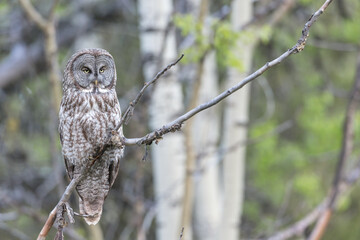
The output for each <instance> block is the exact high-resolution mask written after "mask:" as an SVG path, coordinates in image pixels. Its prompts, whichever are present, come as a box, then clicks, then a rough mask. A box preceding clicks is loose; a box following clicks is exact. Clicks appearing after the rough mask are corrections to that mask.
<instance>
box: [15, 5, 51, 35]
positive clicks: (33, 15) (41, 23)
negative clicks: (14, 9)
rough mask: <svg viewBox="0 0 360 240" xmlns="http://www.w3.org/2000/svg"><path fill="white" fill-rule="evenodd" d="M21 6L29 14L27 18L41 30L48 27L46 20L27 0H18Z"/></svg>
mask: <svg viewBox="0 0 360 240" xmlns="http://www.w3.org/2000/svg"><path fill="white" fill-rule="evenodd" d="M19 2H20V4H21V6H22V8H23V9H24V11H25V12H26V14H27V15H28V16H29V18H30V19H31V20H32V21H34V22H35V24H36V25H37V26H38V27H39V28H41V29H42V30H43V31H45V30H46V28H47V27H48V24H49V23H48V21H47V19H45V18H44V17H43V16H41V14H40V13H39V12H38V11H37V10H36V9H35V8H34V6H33V5H32V4H31V2H30V1H29V0H19Z"/></svg>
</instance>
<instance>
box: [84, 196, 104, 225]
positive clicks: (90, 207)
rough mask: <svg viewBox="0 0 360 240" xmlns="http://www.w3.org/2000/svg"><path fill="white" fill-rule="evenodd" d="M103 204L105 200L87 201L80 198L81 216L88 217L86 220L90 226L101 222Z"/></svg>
mask: <svg viewBox="0 0 360 240" xmlns="http://www.w3.org/2000/svg"><path fill="white" fill-rule="evenodd" d="M103 203H104V199H94V200H93V201H86V200H83V199H81V197H79V209H80V214H82V215H87V216H86V217H84V219H85V222H86V223H87V224H88V225H95V224H97V223H98V222H99V220H100V218H101V214H102V207H103Z"/></svg>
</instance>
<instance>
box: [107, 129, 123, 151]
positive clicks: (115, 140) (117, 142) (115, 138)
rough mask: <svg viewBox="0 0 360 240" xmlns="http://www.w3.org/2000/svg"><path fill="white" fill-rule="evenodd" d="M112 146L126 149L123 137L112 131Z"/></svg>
mask: <svg viewBox="0 0 360 240" xmlns="http://www.w3.org/2000/svg"><path fill="white" fill-rule="evenodd" d="M110 145H111V146H112V147H115V148H124V144H123V141H122V136H121V135H120V133H119V132H117V131H115V130H111V137H110Z"/></svg>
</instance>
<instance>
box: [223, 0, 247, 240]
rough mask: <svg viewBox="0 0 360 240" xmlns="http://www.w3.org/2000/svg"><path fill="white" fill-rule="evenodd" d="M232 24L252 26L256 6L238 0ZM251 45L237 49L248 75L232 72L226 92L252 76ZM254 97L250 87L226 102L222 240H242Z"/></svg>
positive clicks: (233, 5) (239, 46)
mask: <svg viewBox="0 0 360 240" xmlns="http://www.w3.org/2000/svg"><path fill="white" fill-rule="evenodd" d="M231 9H232V14H231V24H232V27H233V30H234V31H239V30H240V27H241V26H242V25H244V24H245V23H247V22H249V21H250V19H251V16H252V2H251V1H250V0H234V1H233V2H232V8H231ZM250 44H251V43H245V42H244V41H241V40H239V41H238V43H237V46H236V49H234V52H235V53H236V54H237V56H238V58H240V59H241V60H242V62H243V66H244V72H242V73H241V72H239V71H238V70H236V69H233V68H230V69H229V70H228V78H227V82H226V88H227V87H229V86H232V85H234V84H236V83H238V82H239V81H240V80H241V79H243V78H244V77H245V76H246V74H247V72H249V70H250V67H251V61H252V46H251V45H250ZM249 97H250V84H248V85H246V86H245V87H244V88H242V89H241V90H240V91H238V92H236V93H234V94H233V95H232V96H231V97H229V98H227V99H226V106H225V113H224V114H225V115H224V127H223V130H224V135H223V141H222V143H223V148H224V150H225V153H224V156H223V160H224V162H223V184H224V194H223V196H224V199H223V201H224V202H223V204H224V208H223V217H222V227H221V234H220V236H221V239H226V240H237V239H240V231H239V229H240V221H241V214H242V206H243V199H244V181H245V177H244V173H245V158H246V146H244V145H241V143H244V142H245V141H246V139H247V126H246V124H247V123H248V111H249V109H248V107H249ZM236 143H237V145H238V147H236V149H235V150H231V151H228V152H227V151H226V149H229V148H231V147H232V146H233V145H234V144H236Z"/></svg>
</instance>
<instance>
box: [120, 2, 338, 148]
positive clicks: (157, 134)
mask: <svg viewBox="0 0 360 240" xmlns="http://www.w3.org/2000/svg"><path fill="white" fill-rule="evenodd" d="M331 2H332V0H326V1H325V3H324V4H323V5H322V6H321V7H320V8H319V10H317V11H316V12H315V13H314V14H313V15H312V16H311V17H310V19H309V20H308V21H307V22H306V24H305V26H304V29H303V30H302V35H301V37H300V38H299V40H298V41H297V43H296V44H295V45H294V46H293V47H292V48H290V49H288V50H287V51H286V52H284V53H283V54H282V55H280V56H279V57H277V58H276V59H274V60H272V61H270V62H267V63H266V64H265V65H264V66H262V67H261V68H259V69H258V70H257V71H255V72H254V73H252V74H251V75H249V76H248V77H246V78H244V79H243V80H242V81H240V82H239V83H238V84H236V85H235V86H232V87H231V88H229V89H227V90H226V91H224V92H222V93H221V94H220V95H218V96H216V97H215V98H213V99H212V100H210V101H208V102H206V103H203V104H201V105H199V106H197V107H196V108H193V109H191V110H190V111H188V112H187V113H185V114H183V115H181V116H180V117H178V118H177V119H175V120H174V121H172V122H170V123H168V124H166V125H164V126H163V127H161V128H159V129H157V130H155V131H153V132H151V133H149V134H147V135H146V136H144V137H141V138H131V139H127V138H124V139H123V141H124V145H135V144H138V145H142V144H146V145H149V144H151V143H152V142H153V141H154V140H158V139H160V138H161V137H162V136H163V135H165V134H167V133H169V132H175V131H178V130H180V129H181V126H182V124H183V123H184V122H185V121H186V120H188V119H189V118H191V117H193V116H194V115H196V114H198V113H199V112H201V111H204V110H205V109H208V108H210V107H212V106H214V105H216V104H218V103H219V102H220V101H222V100H223V99H225V98H226V97H228V96H230V95H231V94H233V93H234V92H236V91H237V90H239V89H241V88H242V87H243V86H245V85H246V84H248V83H249V82H251V81H252V80H254V79H256V78H257V77H259V76H260V75H262V74H263V73H264V72H266V71H267V70H269V69H270V68H272V67H273V66H275V65H277V64H279V63H281V62H282V61H283V60H285V59H286V58H287V57H289V56H290V55H292V54H296V53H298V52H300V51H302V50H303V49H304V48H305V45H306V41H307V39H308V37H309V30H310V28H311V26H312V24H313V23H314V22H315V21H316V20H317V19H318V18H319V16H320V15H321V14H322V13H323V12H324V11H325V10H326V8H327V7H328V6H329V4H330V3H331Z"/></svg>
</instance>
